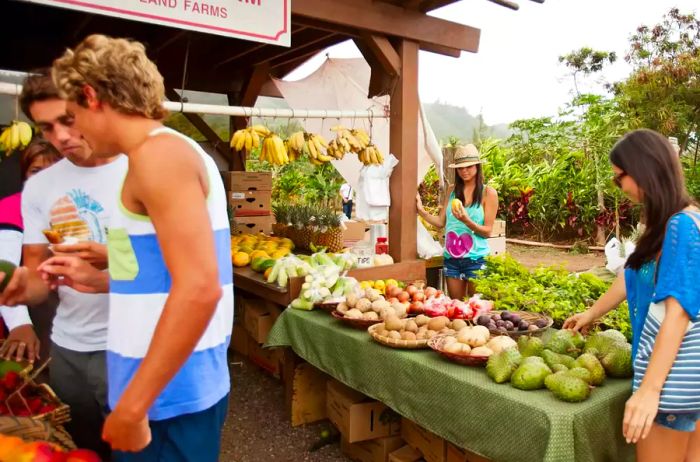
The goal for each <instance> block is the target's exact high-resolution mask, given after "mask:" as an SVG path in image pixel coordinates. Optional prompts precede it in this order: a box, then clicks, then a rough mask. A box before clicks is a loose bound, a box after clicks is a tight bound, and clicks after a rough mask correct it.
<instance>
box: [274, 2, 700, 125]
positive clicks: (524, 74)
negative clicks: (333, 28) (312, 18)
mask: <svg viewBox="0 0 700 462" xmlns="http://www.w3.org/2000/svg"><path fill="white" fill-rule="evenodd" d="M516 1H517V3H519V4H520V9H519V10H518V11H512V10H509V9H507V8H504V7H501V6H498V5H496V4H494V3H491V2H488V1H486V0H461V1H458V2H456V3H453V4H451V5H448V6H446V7H444V8H440V9H438V10H435V11H434V12H432V13H431V15H433V16H436V17H440V18H443V19H447V20H450V21H453V22H458V23H461V24H466V25H469V26H473V27H478V28H480V29H481V42H480V46H479V52H478V53H468V52H462V55H461V56H460V57H459V58H452V57H448V56H443V55H438V54H434V53H429V52H423V51H422V52H421V53H420V57H419V93H420V98H421V100H422V101H423V102H426V103H428V102H434V101H437V100H439V101H441V102H444V103H448V104H452V105H456V106H463V107H466V108H467V109H468V110H469V112H470V113H471V114H473V115H476V114H479V113H482V114H483V116H484V120H485V122H486V123H487V124H490V125H494V124H497V123H509V122H511V121H513V120H517V119H522V118H530V117H541V116H552V115H556V113H557V110H558V108H560V107H562V106H563V105H564V104H565V103H566V102H567V101H569V100H570V98H571V95H572V92H573V80H572V78H571V75H570V74H569V73H568V72H567V70H566V68H565V67H564V66H563V65H562V64H560V63H559V61H558V58H559V56H561V55H563V54H566V53H568V52H570V51H572V50H575V49H578V48H581V47H584V46H588V47H591V48H593V49H595V50H605V51H615V52H616V53H617V55H618V60H617V62H616V63H615V64H613V65H612V66H610V67H609V68H608V69H606V70H604V71H603V74H602V75H601V77H600V78H599V80H601V81H602V80H605V81H617V80H621V79H622V78H624V77H625V76H627V75H628V74H629V72H630V67H629V66H628V65H627V63H625V62H624V59H623V57H624V55H625V53H626V51H627V47H628V43H629V36H630V35H631V34H632V33H633V32H634V30H635V29H636V28H637V26H639V25H641V24H649V25H653V24H656V23H658V22H660V21H661V18H662V16H663V15H664V13H666V12H668V11H669V10H670V9H671V8H672V7H674V6H675V7H678V8H679V9H680V10H681V12H683V13H688V12H695V13H696V14H698V13H700V11H699V10H700V2H698V0H675V1H674V0H545V3H544V4H538V3H535V2H531V1H529V0H516ZM326 53H328V54H329V56H330V57H332V58H348V57H360V56H362V55H361V54H360V52H359V50H358V49H357V48H356V47H355V45H354V44H353V43H352V42H346V43H342V44H339V45H336V46H335V47H332V48H329V49H328V50H326V51H324V52H323V53H321V54H319V55H317V56H315V57H314V58H312V59H311V60H309V61H308V62H307V63H306V64H304V65H303V66H302V67H301V68H299V69H297V70H296V71H295V72H294V73H292V74H291V75H290V76H288V77H287V78H288V79H291V80H297V79H300V78H303V77H304V76H306V75H308V74H310V73H312V72H313V71H314V70H315V69H317V68H318V66H320V64H321V63H322V62H323V60H324V59H325V54H326ZM601 83H602V82H595V81H594V80H591V81H589V82H588V83H584V88H585V89H588V90H591V91H596V92H603V91H604V90H603V89H602V85H601Z"/></svg>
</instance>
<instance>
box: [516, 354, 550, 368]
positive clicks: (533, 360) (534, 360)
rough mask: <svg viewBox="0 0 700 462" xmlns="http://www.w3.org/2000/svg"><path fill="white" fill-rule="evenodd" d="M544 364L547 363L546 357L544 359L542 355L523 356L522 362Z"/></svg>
mask: <svg viewBox="0 0 700 462" xmlns="http://www.w3.org/2000/svg"><path fill="white" fill-rule="evenodd" d="M533 363H534V364H544V365H545V366H546V365H547V363H545V362H544V359H542V356H528V357H527V358H523V362H522V363H521V365H522V364H533Z"/></svg>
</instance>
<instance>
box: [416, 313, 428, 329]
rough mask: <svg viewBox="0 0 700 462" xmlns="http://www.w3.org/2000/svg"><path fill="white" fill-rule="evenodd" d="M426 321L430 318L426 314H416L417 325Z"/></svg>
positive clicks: (425, 323) (423, 324)
mask: <svg viewBox="0 0 700 462" xmlns="http://www.w3.org/2000/svg"><path fill="white" fill-rule="evenodd" d="M428 322H430V318H429V317H427V316H426V315H424V314H419V315H418V316H416V324H418V326H419V327H420V326H425V325H427V324H428Z"/></svg>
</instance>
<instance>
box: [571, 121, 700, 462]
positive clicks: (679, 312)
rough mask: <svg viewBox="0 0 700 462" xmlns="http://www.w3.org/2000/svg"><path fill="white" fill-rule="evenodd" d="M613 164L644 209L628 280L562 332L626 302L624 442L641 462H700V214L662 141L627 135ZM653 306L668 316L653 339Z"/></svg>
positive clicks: (651, 135)
mask: <svg viewBox="0 0 700 462" xmlns="http://www.w3.org/2000/svg"><path fill="white" fill-rule="evenodd" d="M610 161H611V163H612V169H613V172H614V177H613V181H614V182H615V184H617V186H618V187H620V189H622V191H623V192H624V193H625V194H626V195H627V196H628V197H629V198H630V200H632V201H633V202H635V203H638V204H642V205H643V207H644V216H645V225H646V227H645V231H644V234H643V235H642V236H641V238H640V239H639V242H638V243H637V247H636V250H635V251H634V253H633V254H632V255H630V256H629V258H628V260H627V262H626V264H625V271H624V273H621V274H620V275H619V276H618V278H617V279H616V281H615V282H614V283H613V285H612V286H611V287H610V289H609V290H608V291H607V292H606V293H605V294H604V295H603V296H602V297H601V298H600V299H599V300H598V301H597V302H596V303H594V304H593V306H591V307H590V308H589V309H588V310H586V311H585V312H583V313H580V314H577V315H574V316H572V317H571V318H569V319H568V320H567V321H566V322H565V323H564V327H565V328H571V329H574V330H580V329H585V328H587V327H588V326H589V325H590V324H591V323H592V322H594V321H595V320H596V319H598V318H600V317H601V316H603V315H605V314H606V313H607V312H608V311H610V310H612V309H613V308H615V307H616V306H617V305H619V304H620V303H621V302H622V301H623V300H625V298H626V299H627V303H628V305H629V310H630V321H631V324H632V330H633V334H632V346H633V355H634V356H633V357H634V358H635V359H634V377H635V378H634V382H633V391H634V392H633V394H632V397H631V398H630V399H629V400H628V401H627V405H626V406H625V415H624V419H623V423H622V432H623V434H624V436H625V438H626V439H627V442H629V443H636V444H637V448H636V450H637V460H638V461H640V462H644V461H664V462H685V461H697V460H700V426H698V425H697V422H698V420H699V419H700V412H696V411H695V410H694V409H697V408H698V406H695V404H700V396H695V397H690V398H689V397H688V394H687V393H688V391H690V392H691V393H696V392H697V390H698V384H697V381H698V378H699V377H700V354H698V353H697V351H698V350H700V338H698V339H697V341H696V344H697V345H692V344H691V345H689V346H688V344H689V342H690V343H692V342H693V339H691V338H690V337H688V338H686V330H687V329H688V328H689V326H690V325H692V323H694V322H697V321H698V320H699V319H698V309H699V308H700V285H699V284H698V282H697V279H696V278H697V274H698V273H699V272H700V230H699V229H698V225H697V224H696V221H695V220H696V219H698V218H700V214H699V213H698V209H697V208H696V207H694V206H693V204H692V201H691V199H690V198H689V196H688V194H687V192H686V189H685V181H684V179H683V173H682V169H681V164H680V161H679V158H678V155H677V153H676V151H675V149H674V148H673V147H672V146H671V144H670V143H669V142H668V140H667V139H666V138H665V137H664V136H662V135H661V134H659V133H657V132H654V131H652V130H636V131H633V132H631V133H629V134H627V135H626V136H625V137H624V138H622V139H621V140H620V141H619V142H618V143H617V144H616V145H615V147H613V149H612V152H611V153H610ZM657 262H658V263H657ZM652 302H654V303H661V302H664V303H665V314H664V315H663V316H662V319H663V321H661V323H660V326H658V327H657V328H656V329H653V332H652V333H650V328H649V326H650V324H651V323H650V320H653V319H656V317H655V316H654V317H652V316H651V315H650V308H649V306H650V304H651V303H652ZM681 342H683V347H681ZM681 363H682V364H681ZM676 364H680V365H682V366H683V372H682V374H684V375H683V377H689V379H681V380H680V381H678V380H677V379H676V380H673V381H671V382H669V383H667V381H669V380H671V378H670V377H669V373H670V372H671V370H672V368H673V370H674V371H675V370H676ZM685 374H689V375H685ZM675 377H678V376H677V375H676V376H675ZM684 380H691V382H686V381H684ZM662 398H663V402H664V403H674V402H675V403H677V404H679V406H678V410H677V412H676V411H674V412H660V411H659V406H660V402H662ZM693 400H697V401H698V403H693V402H692V401H693ZM666 406H669V404H666ZM670 406H673V404H670ZM689 407H692V408H694V409H689ZM674 409H675V408H674Z"/></svg>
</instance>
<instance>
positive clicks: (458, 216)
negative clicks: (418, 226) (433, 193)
mask: <svg viewBox="0 0 700 462" xmlns="http://www.w3.org/2000/svg"><path fill="white" fill-rule="evenodd" d="M482 163H483V161H482V160H481V158H480V156H479V151H478V150H477V149H476V147H475V146H474V145H473V144H469V145H467V146H460V147H458V148H457V151H456V152H455V159H454V163H453V164H450V165H449V168H454V169H456V171H455V186H454V189H452V190H450V192H449V194H448V195H447V200H446V202H445V204H444V205H443V207H442V208H441V209H440V214H439V215H438V216H434V215H431V214H429V213H428V212H426V210H425V209H424V208H423V204H422V202H421V199H420V196H419V197H418V198H417V201H418V214H419V215H420V216H421V217H423V219H424V220H425V221H427V222H428V223H430V224H431V225H433V226H435V227H437V228H445V252H444V274H445V276H446V277H447V291H448V292H449V295H450V297H452V298H456V299H458V300H461V299H463V298H464V297H465V296H466V295H467V294H470V295H471V294H473V293H474V287H473V284H472V282H471V280H472V279H474V277H475V273H476V271H478V270H480V269H481V268H482V267H483V266H484V263H485V260H484V258H485V257H486V256H487V255H488V254H489V253H490V250H489V245H488V241H487V240H486V239H487V238H488V237H489V236H490V235H491V229H492V227H493V222H494V220H495V219H496V212H497V211H498V193H497V192H496V190H495V189H493V188H491V187H489V186H485V185H484V173H483V170H482V167H481V164H482Z"/></svg>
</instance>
